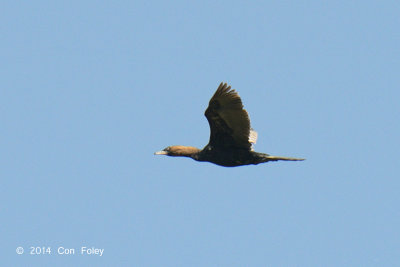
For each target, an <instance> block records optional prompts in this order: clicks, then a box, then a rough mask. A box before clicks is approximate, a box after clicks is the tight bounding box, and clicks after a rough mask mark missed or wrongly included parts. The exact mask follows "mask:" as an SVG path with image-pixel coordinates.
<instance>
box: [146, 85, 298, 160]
mask: <svg viewBox="0 0 400 267" xmlns="http://www.w3.org/2000/svg"><path fill="white" fill-rule="evenodd" d="M204 115H205V116H206V118H207V120H208V123H209V124H210V140H209V142H208V144H207V145H206V146H205V147H204V148H203V149H198V148H196V147H192V146H169V147H166V148H165V149H163V150H162V151H158V152H156V153H154V154H155V155H167V156H173V157H189V158H192V159H194V160H197V161H208V162H212V163H214V164H217V165H220V166H225V167H235V166H242V165H250V164H259V163H264V162H268V161H278V160H287V161H298V160H304V159H300V158H288V157H280V156H271V155H268V154H265V153H259V152H255V151H254V150H253V144H255V143H256V141H257V132H256V131H254V130H253V129H252V128H251V127H250V119H249V115H248V113H247V111H246V110H245V109H243V104H242V100H241V99H240V97H239V95H238V93H237V92H236V91H235V90H234V89H231V87H230V86H228V85H227V84H226V83H221V84H220V85H219V87H218V89H217V91H216V92H215V94H214V95H213V97H212V98H211V100H210V102H209V104H208V108H207V109H206V111H205V113H204Z"/></svg>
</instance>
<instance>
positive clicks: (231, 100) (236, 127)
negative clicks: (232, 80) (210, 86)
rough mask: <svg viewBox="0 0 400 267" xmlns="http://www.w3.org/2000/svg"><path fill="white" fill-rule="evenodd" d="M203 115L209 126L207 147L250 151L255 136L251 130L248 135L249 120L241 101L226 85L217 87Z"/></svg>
mask: <svg viewBox="0 0 400 267" xmlns="http://www.w3.org/2000/svg"><path fill="white" fill-rule="evenodd" d="M204 115H205V116H206V117H207V120H208V123H209V124H210V142H209V145H211V146H213V147H215V148H217V147H218V148H243V149H251V143H255V140H256V139H257V134H256V133H255V132H254V131H253V130H251V131H252V135H250V133H251V132H250V119H249V115H248V114H247V111H246V110H245V109H243V104H242V100H241V99H240V97H239V95H238V93H237V92H236V91H235V90H233V89H231V87H230V86H228V85H227V84H226V83H221V84H220V85H219V87H218V89H217V91H216V92H215V94H214V96H213V97H212V98H211V100H210V103H209V105H208V108H207V110H206V112H205V114H204ZM254 133H255V134H254Z"/></svg>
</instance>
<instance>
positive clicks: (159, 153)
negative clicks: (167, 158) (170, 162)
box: [154, 150, 168, 155]
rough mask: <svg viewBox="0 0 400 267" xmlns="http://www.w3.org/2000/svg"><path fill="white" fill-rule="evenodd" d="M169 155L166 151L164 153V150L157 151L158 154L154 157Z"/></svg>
mask: <svg viewBox="0 0 400 267" xmlns="http://www.w3.org/2000/svg"><path fill="white" fill-rule="evenodd" d="M167 154H168V153H167V152H166V151H164V150H161V151H157V152H155V153H154V155H167Z"/></svg>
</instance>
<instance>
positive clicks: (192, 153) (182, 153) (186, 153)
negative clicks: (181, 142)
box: [170, 146, 201, 158]
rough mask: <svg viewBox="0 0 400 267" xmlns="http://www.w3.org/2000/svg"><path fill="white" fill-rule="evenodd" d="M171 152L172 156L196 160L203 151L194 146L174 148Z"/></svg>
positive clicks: (171, 148)
mask: <svg viewBox="0 0 400 267" xmlns="http://www.w3.org/2000/svg"><path fill="white" fill-rule="evenodd" d="M170 151H171V154H170V155H171V156H175V157H189V158H194V157H196V155H197V154H198V153H199V152H200V151H201V150H200V149H198V148H197V147H193V146H172V147H170Z"/></svg>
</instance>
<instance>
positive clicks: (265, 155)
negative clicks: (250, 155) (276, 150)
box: [259, 153, 305, 162]
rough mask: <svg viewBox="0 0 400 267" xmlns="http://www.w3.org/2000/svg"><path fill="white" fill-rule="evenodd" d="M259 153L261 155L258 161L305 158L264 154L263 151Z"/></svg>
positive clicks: (299, 159) (298, 159)
mask: <svg viewBox="0 0 400 267" xmlns="http://www.w3.org/2000/svg"><path fill="white" fill-rule="evenodd" d="M260 154H261V155H260ZM260 154H259V155H260V156H261V157H260V162H267V161H278V160H286V161H301V160H305V159H301V158H291V157H281V156H271V155H268V154H264V153H260Z"/></svg>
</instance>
